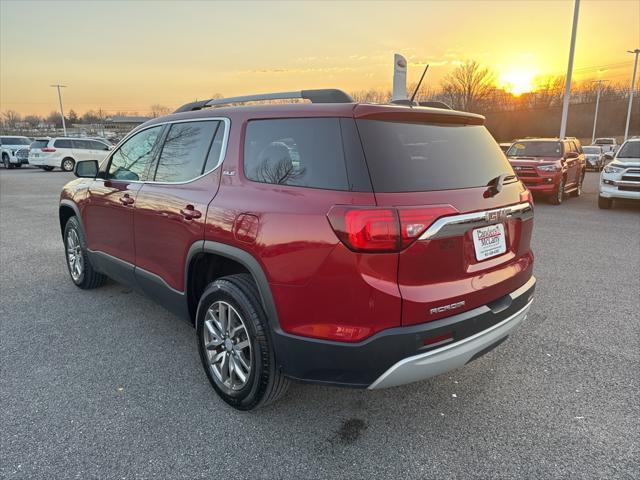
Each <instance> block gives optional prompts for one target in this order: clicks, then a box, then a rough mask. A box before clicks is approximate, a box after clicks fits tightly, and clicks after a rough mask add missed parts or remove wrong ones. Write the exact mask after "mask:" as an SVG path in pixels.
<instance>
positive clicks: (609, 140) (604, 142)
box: [594, 138, 613, 145]
mask: <svg viewBox="0 0 640 480" xmlns="http://www.w3.org/2000/svg"><path fill="white" fill-rule="evenodd" d="M594 143H595V144H596V145H613V139H612V138H596V141H595V142H594Z"/></svg>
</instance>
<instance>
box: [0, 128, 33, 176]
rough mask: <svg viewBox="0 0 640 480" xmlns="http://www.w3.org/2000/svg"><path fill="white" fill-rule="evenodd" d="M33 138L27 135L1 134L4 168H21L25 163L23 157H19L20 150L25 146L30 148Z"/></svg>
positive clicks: (0, 144)
mask: <svg viewBox="0 0 640 480" xmlns="http://www.w3.org/2000/svg"><path fill="white" fill-rule="evenodd" d="M30 143H31V140H29V139H28V138H27V137H17V136H4V135H3V136H1V137H0V150H2V164H3V165H4V168H13V167H17V168H20V167H21V166H22V164H23V163H26V162H24V161H23V159H22V158H18V152H19V151H20V150H22V149H24V148H29V144H30Z"/></svg>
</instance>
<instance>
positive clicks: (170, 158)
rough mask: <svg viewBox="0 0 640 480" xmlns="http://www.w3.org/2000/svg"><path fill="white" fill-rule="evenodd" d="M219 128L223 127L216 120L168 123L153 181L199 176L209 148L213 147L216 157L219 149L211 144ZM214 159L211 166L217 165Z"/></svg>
mask: <svg viewBox="0 0 640 480" xmlns="http://www.w3.org/2000/svg"><path fill="white" fill-rule="evenodd" d="M219 129H220V130H224V125H223V124H222V122H220V121H217V120H213V121H205V122H184V123H174V124H173V125H171V127H170V128H169V132H168V133H167V136H166V138H165V140H164V144H163V146H162V153H161V154H160V160H159V161H158V168H157V170H156V175H155V180H156V181H157V182H187V181H189V180H193V179H194V178H196V177H199V176H200V175H202V174H203V173H204V172H205V167H206V165H207V164H208V162H207V157H208V154H209V151H210V149H213V150H214V151H215V150H217V154H218V157H219V156H220V148H218V147H215V145H213V144H214V143H215V142H214V137H215V136H216V133H217V131H218V130H219ZM212 147H214V148H212ZM218 157H217V158H218ZM217 158H216V161H215V162H212V163H213V165H212V167H214V166H215V165H216V164H217Z"/></svg>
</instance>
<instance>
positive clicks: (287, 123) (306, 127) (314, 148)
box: [244, 118, 349, 190]
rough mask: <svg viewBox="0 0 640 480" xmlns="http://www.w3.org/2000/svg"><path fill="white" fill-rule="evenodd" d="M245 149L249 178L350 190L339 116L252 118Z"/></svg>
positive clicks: (275, 182)
mask: <svg viewBox="0 0 640 480" xmlns="http://www.w3.org/2000/svg"><path fill="white" fill-rule="evenodd" d="M244 149H245V150H244V173H245V176H246V177H247V178H248V179H249V180H253V181H256V182H261V183H274V184H279V185H291V186H298V187H311V188H324V189H330V190H349V182H348V177H347V171H346V167H345V158H344V149H343V145H342V134H341V130H340V119H338V118H287V119H274V120H253V121H251V122H249V124H248V126H247V133H246V137H245V147H244Z"/></svg>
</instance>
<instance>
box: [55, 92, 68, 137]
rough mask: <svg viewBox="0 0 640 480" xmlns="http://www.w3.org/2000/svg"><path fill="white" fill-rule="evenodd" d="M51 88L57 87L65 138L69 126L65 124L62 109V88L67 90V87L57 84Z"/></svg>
mask: <svg viewBox="0 0 640 480" xmlns="http://www.w3.org/2000/svg"><path fill="white" fill-rule="evenodd" d="M51 87H55V88H57V89H58V101H59V102H60V116H61V117H62V130H63V131H64V136H65V137H66V136H67V125H66V124H65V123H64V109H63V108H62V94H61V93H60V89H61V88H66V85H60V84H55V85H51Z"/></svg>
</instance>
